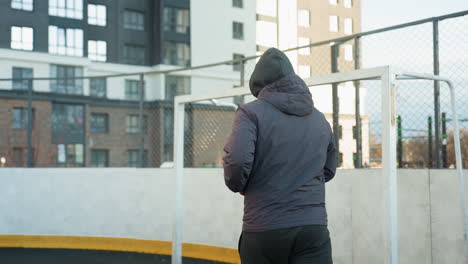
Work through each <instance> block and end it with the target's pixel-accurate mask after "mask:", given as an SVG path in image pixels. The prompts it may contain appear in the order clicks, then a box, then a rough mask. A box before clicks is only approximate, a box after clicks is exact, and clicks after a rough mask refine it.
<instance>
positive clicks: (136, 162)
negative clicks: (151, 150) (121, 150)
mask: <svg viewBox="0 0 468 264" xmlns="http://www.w3.org/2000/svg"><path fill="white" fill-rule="evenodd" d="M127 161H128V162H127V166H128V167H140V166H141V163H140V151H139V150H129V151H127ZM143 167H148V151H146V150H145V151H144V152H143Z"/></svg>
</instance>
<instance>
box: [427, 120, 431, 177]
mask: <svg viewBox="0 0 468 264" xmlns="http://www.w3.org/2000/svg"><path fill="white" fill-rule="evenodd" d="M427 135H428V142H429V146H428V149H427V153H428V154H429V155H428V157H429V164H428V167H429V168H432V117H431V116H430V117H428V118H427Z"/></svg>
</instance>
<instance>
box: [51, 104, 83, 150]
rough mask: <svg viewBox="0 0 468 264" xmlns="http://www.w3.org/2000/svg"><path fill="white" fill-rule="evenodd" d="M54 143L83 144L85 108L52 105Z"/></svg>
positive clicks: (71, 105) (80, 106) (70, 105)
mask: <svg viewBox="0 0 468 264" xmlns="http://www.w3.org/2000/svg"><path fill="white" fill-rule="evenodd" d="M51 121H52V143H60V144H64V143H77V144H78V143H80V144H82V143H83V140H84V107H83V105H74V104H58V103H54V104H52V114H51Z"/></svg>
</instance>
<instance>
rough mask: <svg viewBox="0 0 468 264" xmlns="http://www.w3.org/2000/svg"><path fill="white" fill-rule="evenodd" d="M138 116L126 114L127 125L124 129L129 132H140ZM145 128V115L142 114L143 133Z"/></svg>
mask: <svg viewBox="0 0 468 264" xmlns="http://www.w3.org/2000/svg"><path fill="white" fill-rule="evenodd" d="M139 121H140V116H139V115H127V126H126V128H127V129H126V131H127V133H129V134H136V133H140V122H139ZM146 130H147V117H146V116H145V115H144V116H143V133H146Z"/></svg>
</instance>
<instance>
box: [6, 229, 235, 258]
mask: <svg viewBox="0 0 468 264" xmlns="http://www.w3.org/2000/svg"><path fill="white" fill-rule="evenodd" d="M0 248H49V249H87V250H110V251H124V252H137V253H147V254H158V255H171V253H172V243H171V242H170V241H157V240H142V239H132V238H116V237H83V236H41V235H36V236H34V235H0ZM182 254H183V256H184V257H188V258H196V259H204V260H211V261H219V262H226V263H236V264H238V263H240V260H239V254H238V253H237V250H236V249H232V248H222V247H215V246H207V245H200V244H190V243H184V244H183V245H182Z"/></svg>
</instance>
